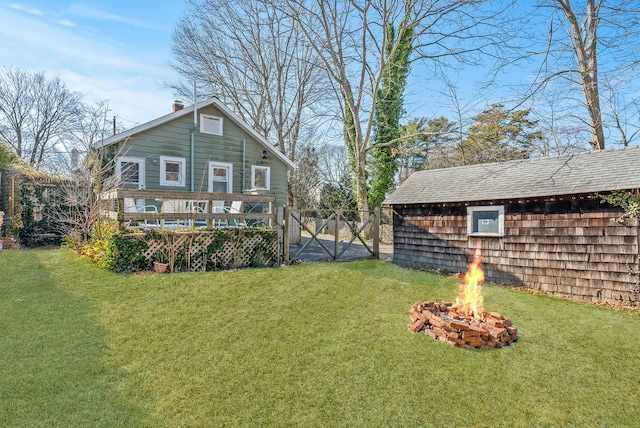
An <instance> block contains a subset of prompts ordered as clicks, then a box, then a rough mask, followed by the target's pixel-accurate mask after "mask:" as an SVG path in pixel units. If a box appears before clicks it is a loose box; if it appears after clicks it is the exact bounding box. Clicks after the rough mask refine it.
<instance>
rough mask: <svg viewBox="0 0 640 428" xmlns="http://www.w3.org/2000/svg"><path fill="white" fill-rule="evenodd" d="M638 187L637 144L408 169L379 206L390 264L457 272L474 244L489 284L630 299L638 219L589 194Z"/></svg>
mask: <svg viewBox="0 0 640 428" xmlns="http://www.w3.org/2000/svg"><path fill="white" fill-rule="evenodd" d="M638 189H640V147H627V148H621V149H612V150H602V151H596V152H586V153H578V154H571V155H564V156H558V157H543V158H535V159H526V160H517V161H510V162H502V163H492V164H482V165H472V166H465V167H456V168H448V169H439V170H427V171H419V172H415V173H414V174H412V175H411V176H410V177H409V178H408V179H407V180H406V181H405V182H404V183H402V185H400V186H399V187H398V189H396V190H395V191H394V192H393V193H392V194H391V195H390V196H389V197H388V198H387V199H386V200H385V205H389V206H391V208H392V209H393V213H394V214H393V227H394V229H393V230H394V262H395V263H397V264H399V265H401V266H406V267H412V268H431V269H440V270H443V271H447V272H464V271H465V270H466V267H467V263H468V261H469V254H471V253H473V252H474V251H475V249H476V248H480V249H481V252H482V255H483V264H484V269H485V274H486V277H487V279H488V280H490V281H493V282H496V283H502V284H511V285H521V286H525V287H528V288H532V289H535V290H541V291H544V292H549V293H554V294H560V295H566V296H573V297H578V298H583V299H587V300H600V301H604V302H609V303H617V304H624V303H629V302H633V301H636V299H637V298H638V294H637V293H638V290H637V278H636V277H635V276H634V275H632V274H631V273H630V268H633V267H634V266H636V264H637V260H638V249H639V238H638V236H639V234H638V223H637V220H633V219H632V220H629V221H627V222H625V224H620V223H618V222H616V221H614V220H615V219H616V218H618V217H620V215H621V214H622V210H621V209H620V208H617V207H613V206H611V205H609V204H603V203H601V201H600V197H598V196H597V194H598V193H603V194H604V193H607V192H610V191H614V190H632V191H637V190H638ZM500 210H502V211H500Z"/></svg>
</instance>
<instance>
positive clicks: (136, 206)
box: [123, 198, 158, 228]
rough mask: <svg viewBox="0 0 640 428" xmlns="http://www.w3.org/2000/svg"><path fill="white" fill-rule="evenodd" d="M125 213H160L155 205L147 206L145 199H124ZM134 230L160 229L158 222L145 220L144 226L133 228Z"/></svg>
mask: <svg viewBox="0 0 640 428" xmlns="http://www.w3.org/2000/svg"><path fill="white" fill-rule="evenodd" d="M123 202H124V212H125V213H149V212H155V213H157V212H158V208H157V207H156V206H155V205H145V202H146V201H145V200H144V199H137V200H136V199H133V198H124V201H123ZM132 227H134V228H153V227H158V221H157V220H144V222H143V224H142V225H140V224H138V225H135V226H132Z"/></svg>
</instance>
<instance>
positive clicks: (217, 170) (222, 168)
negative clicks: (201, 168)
mask: <svg viewBox="0 0 640 428" xmlns="http://www.w3.org/2000/svg"><path fill="white" fill-rule="evenodd" d="M232 180H233V164H230V163H226V162H209V192H214V193H232V192H233V182H232Z"/></svg>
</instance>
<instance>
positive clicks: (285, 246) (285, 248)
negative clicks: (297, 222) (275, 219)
mask: <svg viewBox="0 0 640 428" xmlns="http://www.w3.org/2000/svg"><path fill="white" fill-rule="evenodd" d="M290 215H291V210H290V207H285V208H284V218H283V220H282V225H283V226H284V229H283V233H282V259H283V260H282V262H283V263H284V264H285V265H288V264H289V228H290V227H291V225H290V224H289V216H290Z"/></svg>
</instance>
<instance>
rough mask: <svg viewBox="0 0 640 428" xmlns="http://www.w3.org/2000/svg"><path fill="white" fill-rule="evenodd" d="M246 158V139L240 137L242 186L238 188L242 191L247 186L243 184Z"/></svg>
mask: <svg viewBox="0 0 640 428" xmlns="http://www.w3.org/2000/svg"><path fill="white" fill-rule="evenodd" d="M246 158H247V140H245V139H244V138H243V139H242V181H241V183H242V188H241V189H240V190H241V191H242V192H243V193H244V190H245V189H246V188H247V186H245V182H244V170H245V168H246V165H245V163H246Z"/></svg>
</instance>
